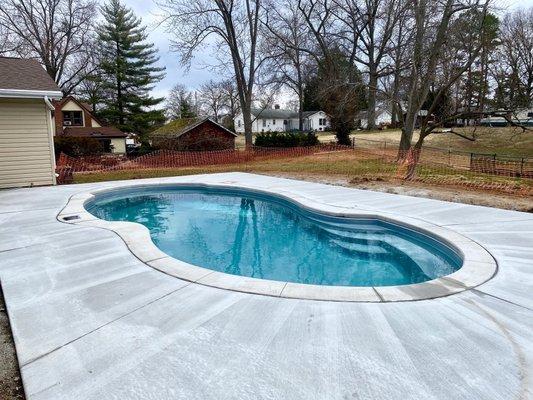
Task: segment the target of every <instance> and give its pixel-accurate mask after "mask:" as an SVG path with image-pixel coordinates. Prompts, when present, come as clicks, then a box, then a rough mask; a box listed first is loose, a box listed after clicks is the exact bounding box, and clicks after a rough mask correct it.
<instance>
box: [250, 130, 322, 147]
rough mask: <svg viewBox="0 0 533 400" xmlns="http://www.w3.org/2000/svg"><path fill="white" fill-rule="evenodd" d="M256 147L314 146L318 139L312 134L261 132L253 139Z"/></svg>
mask: <svg viewBox="0 0 533 400" xmlns="http://www.w3.org/2000/svg"><path fill="white" fill-rule="evenodd" d="M254 144H255V145H256V146H258V147H307V146H316V145H317V144H318V137H317V136H316V135H315V134H314V133H313V132H262V133H259V134H258V135H257V136H256V137H255V143H254Z"/></svg>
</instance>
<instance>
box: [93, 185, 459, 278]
mask: <svg viewBox="0 0 533 400" xmlns="http://www.w3.org/2000/svg"><path fill="white" fill-rule="evenodd" d="M85 208H86V209H87V211H89V212H90V213H91V214H93V215H94V216H96V217H98V218H100V219H104V220H108V221H129V222H137V223H140V224H143V225H145V226H146V227H147V228H148V229H149V231H150V235H151V238H152V240H153V241H154V243H155V244H156V245H157V247H159V248H160V249H161V250H162V251H163V252H165V253H167V254H168V255H170V256H172V257H174V258H176V259H178V260H182V261H185V262H187V263H189V264H193V265H196V266H200V267H204V268H208V269H211V270H215V271H220V272H224V273H227V274H232V275H240V276H246V277H253V278H259V279H268V280H273V281H282V282H295V283H303V284H315V285H325V286H364V287H369V286H372V287H375V286H378V287H379V286H393V285H394V286H396V285H408V284H414V283H421V282H425V281H429V280H433V279H436V278H439V277H442V276H446V275H450V274H452V273H454V272H455V271H457V270H458V269H459V268H461V265H462V262H463V260H462V257H461V256H460V255H459V254H458V252H457V251H456V250H455V249H453V248H452V247H451V246H449V245H447V244H445V243H444V242H442V241H440V240H438V239H437V238H436V237H433V236H432V235H428V234H424V233H422V232H419V231H417V230H416V229H411V228H408V227H406V226H402V225H400V224H395V223H391V222H386V221H384V220H381V219H379V218H355V217H350V218H343V217H334V216H327V215H324V214H321V213H317V212H312V211H309V210H306V209H304V208H302V207H300V206H298V205H296V204H295V203H293V202H292V201H287V200H285V199H282V198H279V197H277V196H273V195H266V194H259V193H256V192H252V191H248V190H239V189H222V188H199V187H194V186H191V187H185V186H153V187H139V188H127V189H120V190H115V191H112V192H104V193H99V194H97V195H96V197H94V198H93V199H91V200H90V201H89V202H87V203H86V204H85Z"/></svg>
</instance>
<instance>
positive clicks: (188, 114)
mask: <svg viewBox="0 0 533 400" xmlns="http://www.w3.org/2000/svg"><path fill="white" fill-rule="evenodd" d="M165 115H166V117H167V118H168V119H181V118H194V117H196V116H197V115H198V112H197V107H196V102H195V99H194V95H193V93H192V92H191V91H189V90H188V89H187V88H186V87H185V85H183V84H181V83H177V84H176V85H174V87H173V88H172V89H171V90H170V92H169V94H168V96H167V98H166V101H165Z"/></svg>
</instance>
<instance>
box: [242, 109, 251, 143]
mask: <svg viewBox="0 0 533 400" xmlns="http://www.w3.org/2000/svg"><path fill="white" fill-rule="evenodd" d="M242 109H243V110H242V116H243V120H244V142H245V145H246V149H247V150H249V149H251V148H252V146H253V135H252V124H253V121H252V113H251V107H250V104H249V103H248V104H244V105H243V107H242Z"/></svg>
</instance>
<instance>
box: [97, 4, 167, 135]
mask: <svg viewBox="0 0 533 400" xmlns="http://www.w3.org/2000/svg"><path fill="white" fill-rule="evenodd" d="M101 11H102V14H103V17H104V22H103V23H102V24H101V25H100V26H99V27H98V38H99V40H100V43H101V53H100V56H101V61H100V70H101V79H102V89H103V93H104V101H103V103H104V107H103V109H102V110H101V112H100V116H101V117H102V118H103V119H104V120H106V121H107V122H109V123H110V124H112V125H114V126H116V127H117V128H120V129H121V130H122V131H124V132H133V133H137V134H140V135H141V140H143V136H144V135H145V134H146V133H147V132H149V131H150V130H152V129H154V127H156V126H158V125H160V124H162V123H163V122H164V121H165V117H164V114H163V111H162V110H159V109H155V107H156V106H157V105H158V104H159V103H161V102H162V101H163V98H154V97H151V96H150V91H151V90H152V89H153V87H154V84H155V83H157V82H159V81H160V80H161V79H163V77H164V73H163V71H164V68H159V67H157V66H155V63H156V62H157V61H158V60H159V58H158V57H157V56H156V53H157V49H156V48H154V45H153V44H152V43H148V42H146V39H147V34H146V32H145V30H146V28H145V27H144V26H142V25H141V19H140V18H137V17H136V16H135V15H134V14H133V11H132V10H130V9H129V8H127V7H126V6H125V5H123V4H121V3H120V0H109V2H108V3H106V4H105V5H104V6H103V7H102V9H101Z"/></svg>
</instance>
